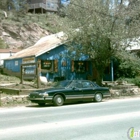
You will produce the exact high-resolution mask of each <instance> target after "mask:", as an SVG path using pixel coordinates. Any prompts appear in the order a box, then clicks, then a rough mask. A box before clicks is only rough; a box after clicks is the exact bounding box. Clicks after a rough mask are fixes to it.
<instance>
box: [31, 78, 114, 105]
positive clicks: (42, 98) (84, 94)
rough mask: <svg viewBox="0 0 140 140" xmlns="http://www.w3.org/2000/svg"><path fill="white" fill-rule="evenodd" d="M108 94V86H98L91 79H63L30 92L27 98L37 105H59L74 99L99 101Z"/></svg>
mask: <svg viewBox="0 0 140 140" xmlns="http://www.w3.org/2000/svg"><path fill="white" fill-rule="evenodd" d="M110 96H111V94H110V92H109V88H108V87H100V86H99V85H97V84H96V83H94V82H92V81H89V80H64V81H61V82H58V83H57V84H55V85H54V86H53V87H51V88H47V89H44V90H37V91H34V92H32V93H30V94H29V96H28V100H30V101H31V102H33V103H38V104H39V105H45V103H53V104H54V105H56V106H61V105H63V104H64V103H65V102H67V101H70V102H71V101H75V100H78V101H84V100H86V99H93V100H94V101H96V102H101V101H102V99H103V98H105V97H110Z"/></svg>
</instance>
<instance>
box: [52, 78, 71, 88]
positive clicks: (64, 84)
mask: <svg viewBox="0 0 140 140" xmlns="http://www.w3.org/2000/svg"><path fill="white" fill-rule="evenodd" d="M70 83H71V81H70V80H64V81H60V82H56V83H55V84H54V86H53V87H60V88H63V87H67V86H68V85H69V84H70Z"/></svg>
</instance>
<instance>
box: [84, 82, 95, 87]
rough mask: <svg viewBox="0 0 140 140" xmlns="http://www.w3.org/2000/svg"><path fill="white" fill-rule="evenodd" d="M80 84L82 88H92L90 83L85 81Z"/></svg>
mask: <svg viewBox="0 0 140 140" xmlns="http://www.w3.org/2000/svg"><path fill="white" fill-rule="evenodd" d="M82 84H83V88H93V84H92V83H91V82H88V81H85V82H83V83H82Z"/></svg>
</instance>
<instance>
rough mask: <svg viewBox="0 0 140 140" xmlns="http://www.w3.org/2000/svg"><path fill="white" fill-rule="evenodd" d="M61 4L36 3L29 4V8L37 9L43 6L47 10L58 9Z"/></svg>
mask: <svg viewBox="0 0 140 140" xmlns="http://www.w3.org/2000/svg"><path fill="white" fill-rule="evenodd" d="M58 7H59V5H58V3H53V6H49V5H47V3H46V4H44V3H35V4H30V5H29V9H37V8H43V9H45V10H49V11H57V9H58Z"/></svg>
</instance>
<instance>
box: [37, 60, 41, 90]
mask: <svg viewBox="0 0 140 140" xmlns="http://www.w3.org/2000/svg"><path fill="white" fill-rule="evenodd" d="M36 71H37V88H40V62H37V64H36Z"/></svg>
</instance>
